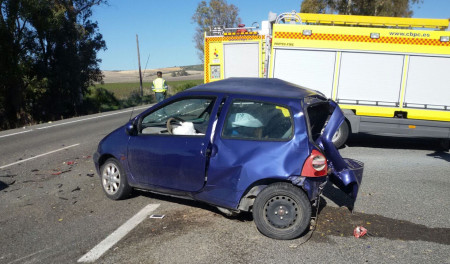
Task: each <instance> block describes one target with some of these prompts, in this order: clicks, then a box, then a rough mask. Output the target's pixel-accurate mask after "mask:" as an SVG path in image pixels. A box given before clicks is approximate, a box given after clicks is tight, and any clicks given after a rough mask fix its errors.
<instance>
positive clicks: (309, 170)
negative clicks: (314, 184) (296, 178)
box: [302, 149, 328, 177]
mask: <svg viewBox="0 0 450 264" xmlns="http://www.w3.org/2000/svg"><path fill="white" fill-rule="evenodd" d="M327 170H328V168H327V159H326V158H325V156H324V155H323V154H322V153H320V152H319V151H318V150H315V149H313V151H312V153H311V155H309V157H308V158H307V159H306V161H305V164H303V169H302V176H306V177H320V176H326V175H327Z"/></svg>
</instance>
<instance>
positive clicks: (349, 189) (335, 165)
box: [307, 100, 364, 207]
mask: <svg viewBox="0 0 450 264" xmlns="http://www.w3.org/2000/svg"><path fill="white" fill-rule="evenodd" d="M324 109H327V110H324ZM329 109H331V110H332V113H331V117H330V118H329V119H328V122H325V120H322V121H320V119H326V118H327V116H328V115H329V114H330V112H329ZM321 110H323V111H324V116H323V118H320V117H319V116H320V114H319V113H320V112H321ZM307 112H308V117H309V124H310V127H311V133H312V134H313V135H312V136H313V138H314V139H316V136H315V135H314V134H316V135H318V136H317V139H316V143H317V144H318V145H320V146H321V148H322V149H323V151H324V152H325V156H326V157H327V159H328V164H329V167H330V168H331V174H330V176H329V178H330V180H331V182H332V183H334V184H335V185H336V186H337V187H338V188H339V189H341V190H342V191H344V192H345V193H347V194H348V195H349V196H350V197H351V198H352V200H353V202H354V201H355V200H356V197H357V195H358V190H359V186H360V185H361V181H362V176H363V170H364V164H363V163H362V162H361V161H358V160H354V159H348V158H343V157H342V156H341V154H340V153H339V151H338V149H337V148H336V147H335V146H334V144H333V140H332V139H333V135H334V134H335V133H336V131H337V130H338V129H339V127H340V126H341V124H342V122H345V121H344V119H345V117H344V114H343V113H342V110H341V109H340V108H339V106H338V105H337V104H336V103H335V102H334V101H331V100H330V101H328V102H322V103H319V104H315V105H313V106H309V107H308V110H307ZM314 123H316V124H314ZM317 123H321V124H320V125H318V124H317ZM323 123H326V125H325V128H324V129H323V131H321V128H322V127H323V125H322V124H323ZM314 126H316V127H317V128H316V129H314V128H313V127H314ZM314 130H316V131H314ZM319 131H321V133H320V135H319ZM351 207H353V205H351Z"/></svg>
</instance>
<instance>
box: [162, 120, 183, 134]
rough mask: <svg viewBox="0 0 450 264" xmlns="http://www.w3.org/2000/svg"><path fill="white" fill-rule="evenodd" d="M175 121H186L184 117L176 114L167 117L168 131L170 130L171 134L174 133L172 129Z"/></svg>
mask: <svg viewBox="0 0 450 264" xmlns="http://www.w3.org/2000/svg"><path fill="white" fill-rule="evenodd" d="M175 121H179V122H184V120H183V119H181V118H179V117H176V116H174V117H171V118H169V119H167V122H166V127H167V131H168V132H169V134H171V135H172V134H173V133H172V130H173V126H172V122H175Z"/></svg>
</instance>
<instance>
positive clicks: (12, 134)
mask: <svg viewBox="0 0 450 264" xmlns="http://www.w3.org/2000/svg"><path fill="white" fill-rule="evenodd" d="M31 131H33V129H31V130H26V131H22V132H17V133H11V134H8V135H3V136H0V138H2V137H9V136H14V135H19V134H23V133H28V132H31Z"/></svg>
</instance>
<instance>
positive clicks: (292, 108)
mask: <svg viewBox="0 0 450 264" xmlns="http://www.w3.org/2000/svg"><path fill="white" fill-rule="evenodd" d="M343 121H344V116H343V114H342V111H341V109H340V108H339V106H337V104H336V103H335V102H333V101H332V100H328V99H327V98H326V97H324V96H323V95H322V94H320V93H318V92H316V91H313V90H309V89H306V88H302V87H300V86H297V85H294V84H291V83H288V82H285V81H282V80H279V79H260V78H230V79H226V80H222V81H217V82H212V83H208V84H203V85H200V86H196V87H194V88H191V89H188V90H186V91H184V92H181V93H178V94H177V95H175V96H173V97H170V98H169V99H167V100H164V101H162V102H161V103H158V104H156V105H154V106H152V107H150V108H149V109H148V110H146V111H144V112H143V113H141V114H139V115H138V116H136V117H135V118H133V119H132V120H130V121H129V122H128V123H127V124H125V125H124V126H122V127H120V128H118V129H116V130H115V131H113V132H112V133H111V134H109V135H108V136H106V137H105V138H104V139H103V140H102V141H101V142H100V143H99V146H98V150H97V152H96V153H95V154H94V162H95V166H96V168H97V172H98V174H99V175H100V179H101V183H102V186H103V190H104V192H105V193H106V196H108V197H109V198H111V199H114V200H118V199H123V198H126V197H127V196H128V195H129V194H130V192H131V191H132V189H133V188H137V189H145V190H149V191H152V192H156V193H161V194H167V195H172V196H177V197H184V198H189V199H194V200H197V201H202V202H205V203H208V204H211V205H214V206H216V207H217V208H219V210H220V211H221V212H223V213H225V214H227V215H232V214H236V213H239V212H242V211H248V212H252V213H253V218H254V222H255V224H256V226H257V228H258V230H259V231H260V232H261V233H263V234H264V235H266V236H268V237H271V238H276V239H293V238H296V237H299V236H300V235H302V233H304V232H305V230H306V229H307V228H308V227H309V225H310V220H311V207H312V206H313V205H314V203H316V202H317V200H318V197H319V195H320V194H321V191H322V189H323V187H324V185H325V183H326V182H327V180H330V181H331V182H333V183H334V184H335V185H336V186H338V187H339V188H340V189H341V190H343V191H344V192H346V193H347V194H348V195H349V196H350V197H351V198H353V200H354V199H356V196H357V193H358V188H359V185H360V184H361V179H362V172H363V164H362V163H361V162H359V161H356V160H352V159H344V158H342V157H341V155H340V154H339V152H338V150H337V149H336V148H335V146H334V145H333V143H332V137H333V135H334V133H335V132H336V130H337V129H338V128H339V126H340V125H341V123H342V122H343Z"/></svg>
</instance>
